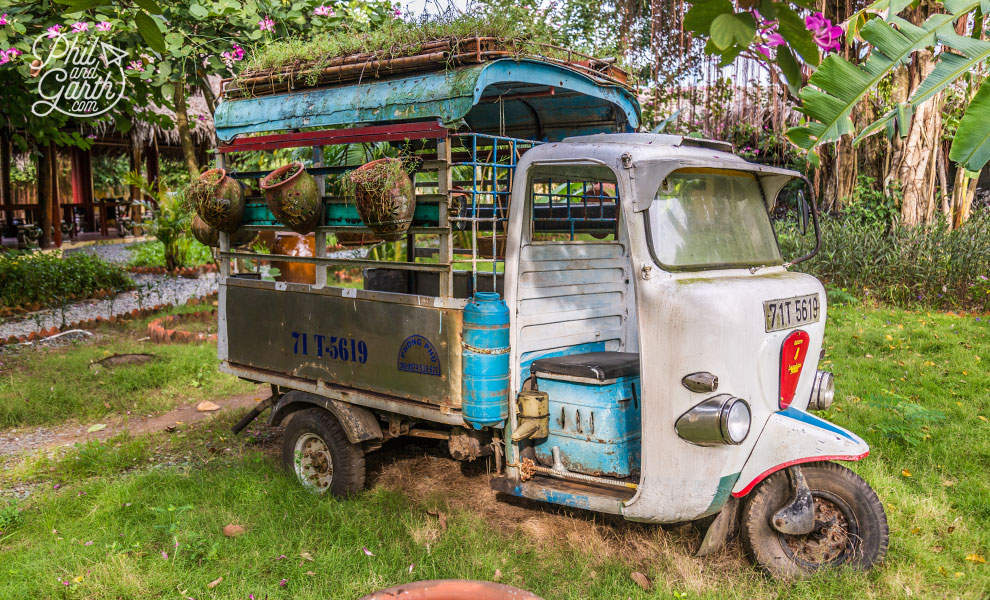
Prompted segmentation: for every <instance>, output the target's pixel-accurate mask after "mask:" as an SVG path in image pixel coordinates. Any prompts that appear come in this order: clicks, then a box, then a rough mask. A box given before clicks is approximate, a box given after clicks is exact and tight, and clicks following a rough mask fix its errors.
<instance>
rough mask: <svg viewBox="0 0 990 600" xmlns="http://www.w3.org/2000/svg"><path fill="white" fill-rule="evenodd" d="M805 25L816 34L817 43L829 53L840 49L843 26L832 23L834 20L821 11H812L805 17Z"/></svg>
mask: <svg viewBox="0 0 990 600" xmlns="http://www.w3.org/2000/svg"><path fill="white" fill-rule="evenodd" d="M804 26H805V27H806V28H807V29H808V31H811V32H812V33H813V34H814V38H815V43H816V44H818V46H819V47H820V48H821V49H822V51H824V52H826V53H828V52H832V51H833V50H838V49H839V45H840V41H839V40H840V39H841V38H842V34H843V31H842V28H841V27H839V26H838V25H832V21H830V20H829V19H826V18H825V15H823V14H822V13H820V12H816V13H812V14H810V15H808V16H807V17H806V18H805V19H804Z"/></svg>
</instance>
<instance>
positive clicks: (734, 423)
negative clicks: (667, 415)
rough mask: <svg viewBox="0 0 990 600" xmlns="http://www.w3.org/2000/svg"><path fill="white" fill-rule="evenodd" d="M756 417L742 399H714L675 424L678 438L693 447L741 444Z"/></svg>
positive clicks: (687, 413) (692, 410) (719, 397)
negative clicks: (695, 445) (696, 445)
mask: <svg viewBox="0 0 990 600" xmlns="http://www.w3.org/2000/svg"><path fill="white" fill-rule="evenodd" d="M751 423H752V413H751V412H750V410H749V404H747V403H746V401H745V400H743V399H742V398H736V397H735V396H730V395H728V394H720V395H718V396H713V397H711V398H709V399H707V400H705V401H703V402H701V403H699V404H697V405H695V406H694V408H692V409H691V410H689V411H687V412H686V413H684V414H683V415H681V416H680V418H678V419H677V422H676V423H675V424H674V428H675V429H676V430H677V435H679V436H681V437H682V438H684V439H685V440H687V441H689V442H691V443H692V444H698V445H699V446H715V445H719V444H741V443H742V442H743V441H744V440H745V439H746V436H747V435H749V428H750V424H751Z"/></svg>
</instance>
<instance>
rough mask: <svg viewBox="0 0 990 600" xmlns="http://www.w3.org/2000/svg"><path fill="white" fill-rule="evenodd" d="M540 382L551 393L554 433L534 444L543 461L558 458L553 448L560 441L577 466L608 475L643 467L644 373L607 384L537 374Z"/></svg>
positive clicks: (624, 474)
mask: <svg viewBox="0 0 990 600" xmlns="http://www.w3.org/2000/svg"><path fill="white" fill-rule="evenodd" d="M536 383H537V386H538V387H539V389H540V391H543V392H546V393H547V394H548V395H549V396H550V435H549V436H548V437H547V438H545V439H543V440H541V441H540V442H539V443H537V444H535V446H534V448H535V450H536V456H537V458H539V459H540V462H543V463H544V464H549V463H550V462H552V460H553V458H552V455H551V452H552V448H553V447H554V446H558V447H560V455H561V460H562V461H563V462H564V466H566V467H567V468H568V469H569V470H571V471H576V472H578V473H585V474H587V475H598V476H608V477H629V476H630V475H632V474H633V473H635V472H638V471H639V461H640V437H641V425H640V398H641V397H642V396H641V394H640V391H641V390H640V382H639V377H620V378H618V379H616V380H615V381H614V382H605V383H601V382H598V381H596V380H592V379H587V380H584V379H581V380H577V379H574V378H571V379H568V380H562V379H551V378H549V377H542V376H540V374H537V378H536Z"/></svg>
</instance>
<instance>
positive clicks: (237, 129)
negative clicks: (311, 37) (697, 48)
mask: <svg viewBox="0 0 990 600" xmlns="http://www.w3.org/2000/svg"><path fill="white" fill-rule="evenodd" d="M639 118H640V112H639V103H638V102H637V100H636V97H635V95H634V94H633V93H632V92H631V91H630V90H629V89H628V88H627V87H625V86H622V85H618V84H616V83H613V82H607V81H604V80H599V79H597V78H594V77H592V76H590V75H587V74H585V73H582V72H579V71H576V70H573V69H569V68H567V67H565V66H561V65H558V64H553V63H548V62H542V61H539V60H531V59H523V60H513V59H502V60H496V61H492V62H487V63H483V64H480V65H471V66H467V67H460V68H456V69H450V70H445V71H435V72H427V73H417V74H415V75H409V76H405V77H397V78H391V79H371V76H370V75H369V79H368V80H367V81H363V82H359V83H352V84H345V85H339V86H333V87H324V88H315V89H306V90H300V91H293V92H287V93H280V94H273V95H267V96H258V97H248V98H239V99H225V100H224V101H223V102H221V103H220V105H219V106H218V107H217V110H216V113H215V115H214V122H215V124H216V131H217V135H218V136H219V138H220V139H221V140H223V141H230V140H231V139H233V138H234V137H235V136H237V135H241V134H251V133H270V132H274V131H285V130H296V129H304V128H317V127H318V128H336V127H353V126H356V125H369V124H385V123H399V122H408V121H423V120H433V119H438V120H439V121H440V122H441V123H442V124H443V125H444V126H446V127H450V128H452V129H462V130H465V131H472V132H476V133H487V134H492V135H504V136H509V137H516V138H525V139H533V140H546V141H556V140H560V139H562V138H563V137H565V136H573V135H586V134H594V133H615V132H628V131H634V130H635V129H636V128H637V127H638V126H639Z"/></svg>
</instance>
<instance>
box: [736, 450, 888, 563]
mask: <svg viewBox="0 0 990 600" xmlns="http://www.w3.org/2000/svg"><path fill="white" fill-rule="evenodd" d="M801 471H802V472H803V473H804V477H805V479H806V480H807V482H808V487H809V488H810V489H811V495H812V497H813V498H814V502H815V530H814V531H812V532H811V533H809V534H808V535H786V534H783V533H780V532H778V531H777V530H776V529H774V528H773V526H772V525H771V524H770V519H771V517H772V516H773V515H774V513H776V512H777V511H778V510H780V509H781V508H782V507H783V506H784V505H785V504H786V503H787V502H789V501H790V499H791V497H792V496H793V494H792V491H791V485H790V481H789V479H788V477H787V473H786V469H785V470H780V471H778V472H776V473H774V474H773V475H771V476H770V477H768V478H767V479H765V480H764V481H763V482H762V483H760V485H759V486H758V487H757V488H756V490H755V491H754V492H753V493H752V494H751V495H750V496H749V498H748V499H747V502H746V504H745V506H744V507H743V512H742V523H741V527H740V535H741V537H742V542H743V547H745V549H746V553H747V554H749V556H750V558H752V560H753V562H755V563H756V564H757V565H759V566H760V567H761V568H763V569H764V570H765V571H767V572H768V573H769V574H770V575H772V576H774V577H777V578H780V579H800V578H803V577H808V576H810V575H811V574H812V573H814V572H815V571H817V570H819V569H822V568H827V567H835V566H839V565H848V566H851V567H854V568H858V569H863V570H867V569H870V568H871V567H873V566H874V565H875V564H877V563H879V562H880V561H881V560H883V557H884V555H885V554H886V553H887V543H888V539H889V530H888V528H887V516H886V515H885V514H884V511H883V505H882V504H881V503H880V500H879V499H878V498H877V495H876V492H874V491H873V489H872V488H871V487H870V485H869V484H868V483H866V482H865V481H863V479H862V478H861V477H860V476H859V475H857V474H855V473H853V472H852V471H850V470H849V469H847V468H845V467H843V466H840V465H837V464H835V463H830V462H819V463H808V464H804V465H801Z"/></svg>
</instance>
